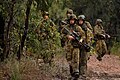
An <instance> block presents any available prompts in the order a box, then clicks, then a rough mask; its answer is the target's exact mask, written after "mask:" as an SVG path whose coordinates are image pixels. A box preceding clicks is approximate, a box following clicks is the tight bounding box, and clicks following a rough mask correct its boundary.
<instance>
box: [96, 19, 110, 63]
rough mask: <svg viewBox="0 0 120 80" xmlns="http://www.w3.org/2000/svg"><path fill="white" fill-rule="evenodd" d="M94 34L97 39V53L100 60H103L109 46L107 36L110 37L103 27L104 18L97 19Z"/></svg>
mask: <svg viewBox="0 0 120 80" xmlns="http://www.w3.org/2000/svg"><path fill="white" fill-rule="evenodd" d="M94 35H95V39H96V53H97V55H98V56H97V59H98V60H99V61H101V60H102V57H103V56H104V55H105V54H106V53H107V46H106V43H105V38H106V37H110V36H109V35H107V34H106V33H105V31H104V29H103V26H102V20H101V19H97V20H96V26H95V27H94Z"/></svg>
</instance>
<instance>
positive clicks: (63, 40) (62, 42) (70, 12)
mask: <svg viewBox="0 0 120 80" xmlns="http://www.w3.org/2000/svg"><path fill="white" fill-rule="evenodd" d="M71 14H73V10H72V9H68V10H67V12H66V18H65V19H64V20H63V22H64V23H63V22H61V24H60V27H59V30H60V32H61V29H62V28H63V26H65V25H67V24H69V21H68V20H69V17H70V15H71ZM61 46H62V47H64V46H65V39H64V38H63V36H62V34H61Z"/></svg>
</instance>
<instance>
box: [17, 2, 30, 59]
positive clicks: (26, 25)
mask: <svg viewBox="0 0 120 80" xmlns="http://www.w3.org/2000/svg"><path fill="white" fill-rule="evenodd" d="M31 4H32V0H28V2H27V9H26V19H25V30H24V33H23V36H22V39H21V44H20V45H19V50H18V52H17V57H18V60H20V59H21V53H22V52H23V47H24V42H25V39H26V37H27V32H28V24H29V14H30V8H31Z"/></svg>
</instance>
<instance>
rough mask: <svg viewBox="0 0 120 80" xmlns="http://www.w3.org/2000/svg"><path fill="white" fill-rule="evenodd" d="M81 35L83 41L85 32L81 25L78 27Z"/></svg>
mask: <svg viewBox="0 0 120 80" xmlns="http://www.w3.org/2000/svg"><path fill="white" fill-rule="evenodd" d="M77 30H78V32H79V35H80V36H81V39H80V42H82V41H83V40H84V39H85V32H84V31H83V30H82V28H81V27H80V26H78V28H77Z"/></svg>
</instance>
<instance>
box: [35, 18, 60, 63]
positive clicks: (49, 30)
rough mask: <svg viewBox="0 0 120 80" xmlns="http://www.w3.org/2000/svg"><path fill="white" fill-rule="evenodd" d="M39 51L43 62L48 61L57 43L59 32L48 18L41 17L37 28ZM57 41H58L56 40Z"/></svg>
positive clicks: (52, 55)
mask: <svg viewBox="0 0 120 80" xmlns="http://www.w3.org/2000/svg"><path fill="white" fill-rule="evenodd" d="M37 33H38V39H39V41H40V51H41V52H40V53H41V57H42V58H43V60H44V62H45V63H50V62H51V60H52V58H53V57H54V54H55V50H56V48H57V46H58V45H59V41H60V40H59V33H58V32H57V29H56V27H55V24H54V23H53V22H52V21H51V20H50V19H47V20H46V19H43V20H42V21H41V22H40V25H39V26H38V28H37ZM57 41H58V42H57Z"/></svg>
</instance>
